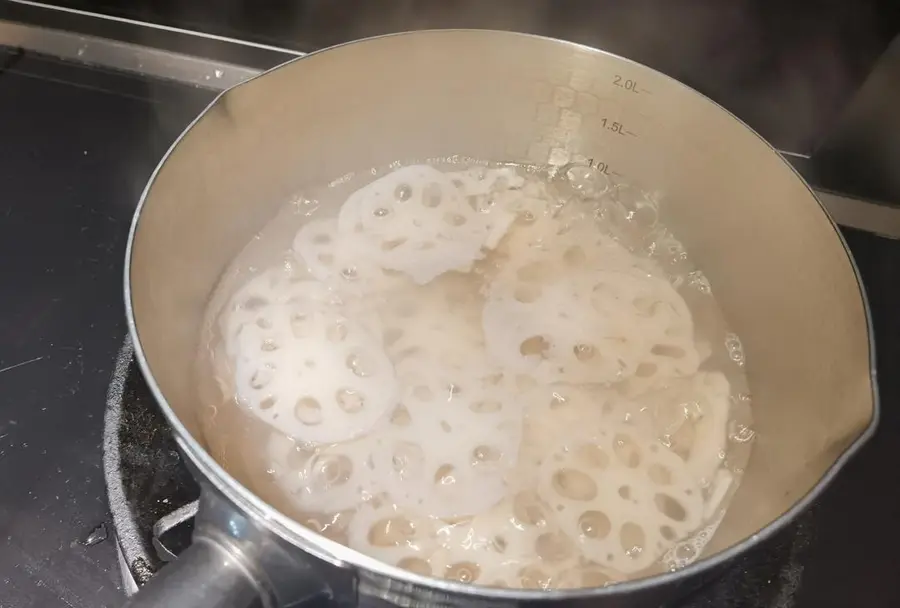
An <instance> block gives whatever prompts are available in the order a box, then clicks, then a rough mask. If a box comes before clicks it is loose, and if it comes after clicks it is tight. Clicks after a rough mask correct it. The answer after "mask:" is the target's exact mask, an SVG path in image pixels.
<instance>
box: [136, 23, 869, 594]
mask: <svg viewBox="0 0 900 608" xmlns="http://www.w3.org/2000/svg"><path fill="white" fill-rule="evenodd" d="M447 33H476V34H481V35H485V36H509V37H519V38H533V39H539V40H545V41H550V42H554V43H557V44H563V45H566V46H570V47H574V48H578V49H581V50H585V51H588V52H591V53H599V54H602V55H606V56H607V57H610V58H613V59H617V60H619V61H623V62H626V63H629V64H632V65H635V66H639V67H641V68H644V69H648V70H651V71H652V72H653V73H654V74H656V75H658V76H659V77H660V78H664V79H666V80H668V81H669V82H670V83H671V84H674V85H676V86H678V87H681V88H683V89H686V90H687V91H689V92H691V93H693V94H694V95H697V96H698V97H699V98H701V99H704V100H706V101H707V102H709V103H710V104H712V106H713V107H714V108H716V109H718V110H719V111H721V112H725V113H726V114H728V115H729V116H730V117H731V118H733V119H734V120H736V121H737V122H738V123H739V124H741V125H742V126H743V127H744V128H745V129H747V131H749V132H750V133H752V134H753V135H755V136H756V137H757V138H758V139H759V140H760V141H761V142H762V143H764V144H765V145H766V146H767V147H768V148H769V149H770V150H771V152H772V153H773V154H777V155H778V156H779V157H780V158H781V160H782V162H783V163H784V164H785V165H786V166H787V167H788V168H789V169H790V170H791V171H792V172H793V173H794V175H795V177H796V178H797V179H798V180H799V181H800V182H801V183H802V184H803V185H804V186H805V187H806V189H807V191H808V192H809V194H810V196H811V197H812V199H813V200H815V201H816V203H817V204H818V205H819V209H820V210H821V212H822V213H823V214H824V215H825V216H826V217H827V218H828V220H829V222H830V223H831V226H832V229H833V230H834V232H835V235H836V236H837V237H838V239H839V240H840V242H841V245H842V246H843V248H844V251H845V253H846V254H847V258H848V259H849V261H850V264H851V267H852V269H853V273H854V276H855V278H856V283H857V287H858V288H859V292H860V297H861V299H862V303H863V310H864V312H865V316H866V335H867V338H868V342H869V378H870V386H871V389H872V417H871V419H870V421H869V424H868V426H867V427H866V428H865V430H864V431H863V432H862V433H860V435H859V436H858V437H857V438H856V439H854V440H853V442H852V443H851V444H850V445H849V446H847V448H846V449H845V450H844V451H843V452H842V453H841V455H840V456H839V457H838V458H837V459H836V460H835V461H834V463H833V464H832V465H831V466H830V467H829V468H828V469H827V470H826V471H825V473H824V474H823V475H822V477H821V478H820V479H819V481H818V482H817V483H816V485H815V486H814V487H813V488H812V489H811V490H810V491H809V492H807V493H806V495H804V496H803V497H802V498H801V499H800V500H798V501H797V502H796V503H795V504H794V505H793V506H792V507H791V508H790V509H788V510H787V511H785V512H784V513H782V514H781V515H780V516H779V517H777V518H776V519H774V520H772V521H771V522H770V523H769V524H768V525H766V526H765V527H764V528H762V529H760V530H758V531H757V532H756V533H754V534H752V535H750V536H749V537H747V538H745V539H744V540H742V541H740V542H738V543H736V544H734V545H732V546H731V547H729V548H727V549H725V550H723V551H720V552H719V553H716V554H714V555H712V556H709V557H701V558H700V559H699V560H697V561H696V562H693V563H692V564H689V565H688V566H685V567H684V568H680V569H678V570H675V571H670V572H664V573H662V574H657V575H654V576H649V577H645V578H640V579H634V580H628V581H624V582H620V583H616V584H613V585H609V586H604V587H585V588H579V589H557V590H533V589H506V588H497V587H485V586H479V585H472V584H466V583H460V582H456V581H448V580H444V579H435V578H432V577H427V576H423V575H420V574H415V573H413V572H410V571H408V570H404V569H402V568H400V567H398V566H391V565H389V564H387V563H385V562H382V561H380V560H377V559H375V558H372V557H370V556H368V555H365V554H364V553H361V552H359V551H356V550H354V549H351V548H349V547H347V546H345V545H342V544H340V543H337V542H335V541H332V540H329V539H327V538H325V537H324V536H322V535H320V534H318V533H316V532H314V531H313V530H311V529H309V528H307V527H305V526H303V525H302V524H300V523H299V522H297V521H295V520H293V519H292V518H290V517H288V516H286V515H283V514H282V513H281V512H279V511H278V510H276V509H275V508H273V507H272V506H270V505H269V504H268V503H266V502H265V501H264V500H262V499H261V498H259V497H258V496H257V495H256V494H255V493H253V492H252V491H251V490H249V489H248V488H247V487H245V486H244V485H243V484H241V483H240V482H239V481H238V480H236V479H235V478H234V477H232V476H231V475H230V474H229V473H228V472H227V471H226V470H225V469H224V468H223V467H222V466H221V465H220V464H219V463H218V462H217V461H216V460H215V459H214V458H213V457H212V456H211V455H210V454H209V453H208V452H207V451H206V450H205V449H204V448H203V447H202V446H201V445H200V443H199V442H198V441H197V439H196V438H195V437H193V436H192V435H191V433H189V432H188V430H187V428H186V427H185V426H184V424H183V423H182V422H181V421H180V420H179V418H178V416H177V415H176V414H175V412H174V410H173V409H172V407H171V406H170V405H169V403H168V402H167V400H166V398H165V396H164V395H163V393H162V391H161V390H160V388H159V385H158V384H157V383H156V380H155V378H154V377H153V373H152V372H151V370H150V365H149V363H148V362H147V359H146V356H145V355H144V350H143V347H142V345H141V340H140V336H139V335H138V331H137V326H136V323H135V318H134V310H133V307H132V301H131V300H132V298H131V261H132V254H133V246H134V238H135V235H136V233H137V230H138V227H139V224H140V219H141V212H142V210H143V208H144V204H145V203H146V201H147V198H148V196H149V193H150V191H151V189H152V187H153V184H154V182H155V181H156V178H157V175H158V174H159V172H160V170H161V169H162V167H163V166H164V165H165V163H166V162H167V161H168V159H169V157H170V156H171V155H172V153H173V152H174V150H175V149H176V148H177V146H178V145H179V143H181V140H182V139H183V138H184V137H185V135H186V134H187V133H188V132H189V131H190V130H191V129H192V128H193V127H194V126H195V125H196V124H197V123H198V122H199V121H200V120H202V119H203V118H204V117H205V116H206V115H207V113H208V112H209V111H210V109H211V108H213V106H215V105H216V104H218V103H219V102H220V101H221V100H222V99H223V97H224V96H225V95H227V94H228V92H229V91H231V90H232V89H235V88H237V87H241V86H244V85H245V84H248V83H250V82H252V81H254V80H256V79H257V78H262V77H264V76H266V75H267V74H269V73H270V72H274V71H276V70H279V69H282V68H285V67H287V66H289V65H291V64H293V63H295V62H297V61H303V60H305V59H306V58H309V57H312V56H314V55H318V54H319V53H324V52H327V51H329V50H332V49H337V48H341V47H344V46H350V45H355V44H360V43H365V42H371V41H375V40H379V39H381V38H390V37H394V36H433V35H443V34H447ZM124 287H125V289H124V295H125V311H126V316H127V324H128V332H129V334H130V336H131V340H132V342H133V344H134V356H135V359H136V360H137V362H138V365H139V366H140V370H141V372H142V373H143V374H144V377H145V378H146V381H147V385H148V386H149V387H150V390H151V392H152V394H153V397H154V399H155V400H156V402H157V403H158V404H159V406H160V408H161V409H162V411H163V414H164V415H165V417H166V420H167V421H168V422H169V424H170V425H172V427H173V429H174V431H175V438H176V441H177V443H178V446H179V447H180V448H181V450H182V451H183V452H184V453H185V454H186V455H187V456H188V457H189V458H190V459H191V461H192V462H193V464H194V465H195V466H196V467H197V469H198V470H199V471H200V472H201V473H202V474H203V475H204V477H205V478H206V479H207V480H208V481H210V482H211V483H212V484H213V485H214V486H215V488H216V489H217V490H218V491H220V492H221V493H222V494H223V495H224V496H226V497H227V498H228V499H229V500H231V501H232V502H233V503H234V504H235V505H236V506H238V507H239V508H240V509H242V510H244V511H245V512H248V513H249V514H251V515H252V516H253V518H254V521H255V522H256V523H257V524H258V525H261V526H264V527H265V528H267V529H269V530H270V531H272V532H273V533H275V534H276V535H278V536H279V537H281V538H282V539H284V540H285V541H287V542H289V543H290V544H292V545H294V546H296V547H298V548H299V549H301V550H303V551H306V552H308V553H310V554H312V555H313V556H314V557H317V558H319V559H322V560H324V561H326V562H328V563H330V564H332V565H335V566H339V567H355V568H357V569H359V570H361V571H367V573H368V574H370V575H371V574H374V575H378V576H383V577H386V578H390V579H394V580H397V579H399V580H400V581H403V582H405V583H409V584H413V585H416V586H420V587H425V588H431V589H434V590H436V591H439V592H442V593H449V594H459V595H477V596H479V598H481V599H492V600H497V601H526V602H530V601H564V600H572V599H584V598H598V599H599V598H601V597H607V596H613V595H620V594H628V593H634V592H641V591H647V590H650V589H654V588H657V587H661V586H663V585H670V584H671V585H674V584H678V583H681V582H684V581H686V580H687V579H689V578H692V577H694V576H697V575H700V574H703V573H705V572H707V571H709V570H712V569H714V568H716V567H717V566H719V565H722V564H724V563H725V562H728V561H730V560H732V559H733V558H735V557H736V556H738V555H740V554H741V553H744V552H746V551H749V550H751V549H753V548H754V547H756V546H757V545H758V544H760V543H762V542H763V541H765V540H766V539H768V538H770V537H772V536H773V535H775V534H776V533H778V532H780V531H781V530H783V529H784V528H785V527H787V525H788V524H790V523H791V522H792V521H793V520H794V519H795V518H796V517H797V516H798V515H799V514H800V513H802V512H803V511H805V510H806V509H807V508H808V507H809V506H810V505H811V504H812V503H813V501H815V500H816V499H817V498H818V497H819V496H820V495H821V494H822V492H823V491H824V490H825V488H826V487H828V486H829V485H830V484H831V483H832V481H833V480H834V478H835V477H836V476H837V474H838V473H839V472H840V471H841V469H843V468H844V466H845V465H846V464H847V462H849V461H850V459H851V458H852V457H853V456H854V455H855V454H856V453H857V452H858V451H859V449H860V448H861V447H862V446H863V445H865V444H866V443H867V442H868V441H869V440H870V439H871V438H872V436H873V435H874V433H875V431H876V429H877V427H878V423H879V420H880V417H881V405H880V402H879V394H878V384H877V377H876V375H877V373H876V365H875V364H876V355H875V340H874V330H873V326H872V314H871V310H870V307H869V301H868V297H867V295H866V290H865V288H864V286H863V283H862V278H861V276H860V273H859V268H858V267H857V265H856V261H855V260H854V258H853V255H852V253H851V252H850V249H849V247H848V245H847V242H846V240H845V239H844V236H843V235H842V234H841V232H840V230H839V229H838V227H837V225H836V224H835V222H834V220H833V219H832V218H831V216H830V215H829V214H828V213H827V211H825V208H824V206H823V205H822V202H821V201H820V200H819V198H818V196H816V194H815V192H814V191H813V189H812V188H811V187H810V185H809V184H808V183H807V182H806V180H805V179H803V177H802V176H801V175H800V174H799V173H798V172H797V170H796V169H795V168H794V167H793V166H792V165H791V164H790V163H789V162H787V160H785V159H784V158H783V157H782V156H781V154H779V152H778V151H777V150H776V149H775V148H774V147H773V146H772V145H771V144H770V143H769V142H768V141H766V140H765V139H764V138H763V137H762V136H760V135H759V133H757V132H756V131H755V130H754V129H753V128H751V127H750V126H749V125H747V124H746V123H745V122H744V121H743V120H741V119H740V118H738V117H737V116H735V115H734V114H732V113H731V112H730V111H728V110H727V109H726V108H724V107H722V106H721V105H720V104H718V103H717V102H715V101H713V100H712V99H710V98H709V97H707V96H705V95H703V94H702V93H699V92H698V91H696V90H694V89H692V88H691V87H689V86H687V85H685V84H683V83H682V82H680V81H678V80H676V79H674V78H672V77H670V76H667V75H666V74H663V73H662V72H659V71H657V70H654V69H653V68H649V67H648V66H645V65H643V64H641V63H638V62H636V61H633V60H631V59H627V58H625V57H621V56H619V55H616V54H614V53H609V52H607V51H603V50H600V49H596V48H593V47H590V46H587V45H583V44H579V43H575V42H570V41H567V40H560V39H557V38H552V37H549V36H539V35H536V34H528V33H521V32H510V31H503V30H490V29H470V28H454V29H430V30H415V31H406V32H397V33H391V34H384V35H380V36H372V37H368V38H361V39H358V40H351V41H348V42H344V43H341V44H336V45H333V46H330V47H326V48H323V49H320V50H317V51H314V52H311V53H309V54H306V55H303V56H300V57H297V58H295V59H291V60H289V61H286V62H284V63H282V64H279V65H277V66H275V67H274V68H271V69H270V70H266V71H265V72H263V73H261V74H259V75H257V76H254V77H253V78H250V79H248V80H246V81H244V82H242V83H240V84H237V85H235V86H234V87H232V88H230V89H227V90H225V91H222V92H221V93H219V94H218V95H216V97H215V99H213V101H212V102H210V104H209V105H208V106H207V107H206V108H204V109H203V111H202V112H201V113H200V114H199V115H198V116H197V117H196V118H195V119H194V120H193V121H191V123H190V124H189V125H188V126H187V127H186V128H185V129H184V131H183V132H182V133H181V134H180V135H179V136H178V138H177V139H176V140H175V141H174V142H173V143H172V145H171V146H170V147H169V149H168V150H167V151H166V153H165V155H163V157H162V159H160V161H159V163H158V164H157V166H156V168H155V169H154V170H153V173H152V174H151V176H150V178H149V179H148V181H147V185H146V186H145V187H144V190H143V192H142V193H141V197H140V200H139V202H138V205H137V208H136V210H135V214H134V218H133V219H132V223H131V229H130V231H129V234H128V243H127V247H126V251H125V269H124Z"/></svg>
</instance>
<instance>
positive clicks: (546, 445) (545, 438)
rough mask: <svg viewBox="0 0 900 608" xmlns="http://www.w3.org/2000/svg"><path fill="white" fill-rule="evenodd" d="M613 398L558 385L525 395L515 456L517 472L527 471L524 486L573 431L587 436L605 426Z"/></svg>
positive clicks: (600, 392) (597, 389) (581, 387)
mask: <svg viewBox="0 0 900 608" xmlns="http://www.w3.org/2000/svg"><path fill="white" fill-rule="evenodd" d="M616 398H617V395H616V394H615V392H614V391H612V390H611V389H604V388H602V387H599V386H589V385H565V384H558V385H554V386H552V387H547V386H538V387H535V388H534V389H532V390H529V391H527V392H526V393H525V394H524V395H523V396H522V400H523V403H524V406H525V424H524V431H523V439H522V447H521V451H520V454H519V462H520V468H523V467H524V466H528V467H529V468H530V469H531V470H530V471H527V472H526V471H523V473H524V474H526V475H529V477H528V479H527V481H525V482H524V483H526V484H528V483H531V482H532V480H531V477H530V473H533V471H534V470H536V468H538V467H539V465H540V464H541V462H543V460H544V459H545V458H546V456H547V454H548V453H551V452H552V451H554V450H555V449H556V448H557V447H558V446H559V445H562V444H564V443H565V442H566V441H567V440H568V439H569V438H570V437H571V436H572V431H573V429H577V430H578V431H579V432H580V433H587V434H590V433H592V432H596V431H599V430H600V429H601V428H603V427H604V425H605V424H607V422H608V418H609V414H610V412H611V411H612V404H614V403H615V401H616Z"/></svg>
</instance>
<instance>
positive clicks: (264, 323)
mask: <svg viewBox="0 0 900 608" xmlns="http://www.w3.org/2000/svg"><path fill="white" fill-rule="evenodd" d="M256 326H257V327H259V328H260V329H272V322H271V321H270V320H268V319H267V318H265V317H258V318H257V319H256Z"/></svg>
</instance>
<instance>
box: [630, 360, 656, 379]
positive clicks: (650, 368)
mask: <svg viewBox="0 0 900 608" xmlns="http://www.w3.org/2000/svg"><path fill="white" fill-rule="evenodd" d="M657 369H658V368H657V367H656V363H640V364H638V366H637V369H635V370H634V375H635V376H637V377H638V378H650V377H652V376H654V375H655V374H656V371H657Z"/></svg>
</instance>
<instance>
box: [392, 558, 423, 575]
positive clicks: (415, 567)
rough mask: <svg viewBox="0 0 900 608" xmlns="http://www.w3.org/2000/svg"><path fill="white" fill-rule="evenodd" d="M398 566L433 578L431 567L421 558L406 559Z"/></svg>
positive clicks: (398, 563)
mask: <svg viewBox="0 0 900 608" xmlns="http://www.w3.org/2000/svg"><path fill="white" fill-rule="evenodd" d="M397 566H398V567H400V568H403V569H404V570H408V571H409V572H413V573H415V574H421V575H422V576H431V566H430V565H428V562H426V561H425V560H424V559H422V558H421V557H404V558H403V559H401V560H400V561H399V562H397Z"/></svg>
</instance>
